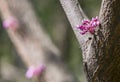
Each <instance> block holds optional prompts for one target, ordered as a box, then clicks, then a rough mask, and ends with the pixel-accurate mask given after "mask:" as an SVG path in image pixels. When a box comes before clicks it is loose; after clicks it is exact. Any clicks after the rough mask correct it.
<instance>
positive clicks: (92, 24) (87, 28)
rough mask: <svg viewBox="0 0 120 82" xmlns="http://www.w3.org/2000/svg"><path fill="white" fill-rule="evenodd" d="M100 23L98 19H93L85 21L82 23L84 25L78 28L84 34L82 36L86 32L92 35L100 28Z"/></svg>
mask: <svg viewBox="0 0 120 82" xmlns="http://www.w3.org/2000/svg"><path fill="white" fill-rule="evenodd" d="M99 24H100V22H99V20H98V17H95V18H92V20H91V21H90V20H88V19H84V20H83V21H82V24H81V25H79V26H77V27H78V29H80V30H81V31H82V32H81V34H82V35H83V34H85V33H86V32H90V33H91V34H94V32H95V28H96V27H97V26H99Z"/></svg>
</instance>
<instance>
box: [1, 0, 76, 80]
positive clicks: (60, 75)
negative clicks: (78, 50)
mask: <svg viewBox="0 0 120 82" xmlns="http://www.w3.org/2000/svg"><path fill="white" fill-rule="evenodd" d="M0 1H1V3H0V5H1V6H0V7H1V8H0V9H1V15H2V18H3V19H4V18H5V17H7V15H11V14H12V16H15V17H16V18H17V19H18V20H19V23H20V27H19V29H17V30H15V31H13V30H11V29H6V31H7V32H8V35H9V37H10V39H11V40H12V42H13V44H14V45H15V47H16V50H17V51H18V53H19V54H20V56H21V58H22V59H23V61H24V62H25V64H26V65H27V66H28V67H29V66H31V65H32V66H38V65H40V64H44V65H45V66H46V69H45V71H44V72H43V76H40V77H39V80H38V81H39V82H74V81H75V80H74V77H73V76H72V75H71V74H70V73H69V72H68V70H67V68H66V66H65V65H64V63H63V61H62V60H61V58H60V53H59V50H58V49H57V48H56V47H55V46H54V45H53V43H52V42H51V40H50V39H49V37H48V36H47V35H46V34H45V32H44V31H43V29H42V27H41V25H40V24H39V22H38V21H37V19H36V17H35V14H34V13H33V10H32V8H31V6H30V3H29V2H28V0H0ZM4 1H7V2H8V5H9V6H8V8H7V6H6V5H7V4H6V3H5V2H4ZM4 8H5V11H4ZM9 8H10V10H9ZM10 12H11V14H10Z"/></svg>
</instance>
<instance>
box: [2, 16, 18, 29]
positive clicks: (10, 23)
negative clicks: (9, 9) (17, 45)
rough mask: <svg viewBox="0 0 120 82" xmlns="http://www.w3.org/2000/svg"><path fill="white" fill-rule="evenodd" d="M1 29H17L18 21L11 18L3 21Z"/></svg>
mask: <svg viewBox="0 0 120 82" xmlns="http://www.w3.org/2000/svg"><path fill="white" fill-rule="evenodd" d="M3 27H4V28H6V29H8V28H13V29H15V28H17V27H18V21H17V19H15V18H13V17H10V18H8V19H5V20H4V21H3Z"/></svg>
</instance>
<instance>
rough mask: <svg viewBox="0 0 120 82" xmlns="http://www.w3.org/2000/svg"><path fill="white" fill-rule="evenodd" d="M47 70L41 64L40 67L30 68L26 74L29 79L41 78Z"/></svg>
mask: <svg viewBox="0 0 120 82" xmlns="http://www.w3.org/2000/svg"><path fill="white" fill-rule="evenodd" d="M44 70H45V66H44V65H43V64H41V65H40V66H38V67H33V66H30V67H29V68H28V70H27V72H26V77H27V78H32V77H33V76H39V75H40V74H41V73H42V72H43V71H44Z"/></svg>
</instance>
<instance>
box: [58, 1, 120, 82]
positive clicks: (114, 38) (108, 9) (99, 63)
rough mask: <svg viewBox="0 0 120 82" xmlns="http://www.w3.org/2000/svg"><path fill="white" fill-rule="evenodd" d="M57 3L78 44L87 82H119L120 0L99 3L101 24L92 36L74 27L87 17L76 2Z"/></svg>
mask: <svg viewBox="0 0 120 82" xmlns="http://www.w3.org/2000/svg"><path fill="white" fill-rule="evenodd" d="M60 2H61V4H62V6H63V9H64V11H65V13H66V15H67V17H68V19H69V21H70V23H71V25H72V28H73V30H74V32H75V34H76V37H77V39H78V41H79V43H80V46H81V49H82V55H83V65H84V69H85V72H86V76H87V79H88V82H120V79H119V78H120V43H119V42H120V32H119V31H120V0H103V1H102V6H101V11H100V16H99V19H100V23H101V24H100V26H99V27H97V28H98V29H96V32H95V34H93V35H92V34H89V33H87V34H85V35H81V34H80V33H79V31H78V29H77V28H76V25H80V24H81V21H82V19H83V18H86V17H85V16H84V15H83V12H82V10H81V8H80V5H79V3H78V1H77V0H60ZM89 38H91V39H89Z"/></svg>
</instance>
